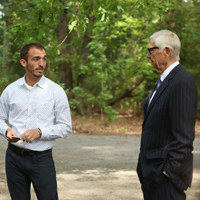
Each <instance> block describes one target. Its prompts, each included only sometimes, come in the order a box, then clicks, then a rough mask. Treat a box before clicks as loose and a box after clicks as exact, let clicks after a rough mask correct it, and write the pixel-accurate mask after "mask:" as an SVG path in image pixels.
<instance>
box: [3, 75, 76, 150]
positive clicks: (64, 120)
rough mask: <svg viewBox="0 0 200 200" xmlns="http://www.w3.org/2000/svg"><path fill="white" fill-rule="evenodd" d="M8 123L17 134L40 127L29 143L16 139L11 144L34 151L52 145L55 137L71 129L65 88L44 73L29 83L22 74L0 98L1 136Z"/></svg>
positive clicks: (62, 136) (65, 133)
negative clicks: (31, 83)
mask: <svg viewBox="0 0 200 200" xmlns="http://www.w3.org/2000/svg"><path fill="white" fill-rule="evenodd" d="M8 124H10V125H11V127H12V129H14V130H15V131H16V134H17V135H18V136H19V137H20V136H21V135H22V134H23V133H24V132H25V131H26V130H30V129H35V128H40V129H41V131H42V136H41V138H37V139H36V140H34V141H33V142H32V143H26V142H23V141H22V140H20V141H18V142H17V143H13V144H14V145H16V146H18V147H21V148H26V149H30V150H35V151H44V150H47V149H50V148H52V146H53V142H54V141H55V139H57V138H64V137H66V136H68V135H69V134H70V133H71V132H72V123H71V115H70V107H69V103H68V99H67V96H66V94H65V91H64V90H63V89H62V88H61V87H60V86H59V85H58V84H56V83H54V82H53V81H51V80H50V79H48V78H46V77H44V76H42V77H41V79H40V80H39V81H38V82H37V83H36V84H35V85H34V86H33V87H30V86H28V85H27V84H26V82H25V76H24V77H23V78H20V79H18V80H17V81H15V82H13V83H11V84H10V85H9V86H7V87H6V89H5V90H4V91H3V93H2V95H1V98H0V133H1V134H2V135H3V136H4V137H5V134H6V130H7V129H8V128H9V126H8Z"/></svg>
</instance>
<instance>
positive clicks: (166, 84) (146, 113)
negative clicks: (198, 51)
mask: <svg viewBox="0 0 200 200" xmlns="http://www.w3.org/2000/svg"><path fill="white" fill-rule="evenodd" d="M181 69H182V67H181V65H180V64H179V65H177V66H176V67H175V68H174V69H173V70H172V71H171V72H170V73H169V75H168V76H167V77H166V78H165V80H164V81H163V83H162V84H161V86H160V87H159V88H158V90H157V91H156V94H155V96H154V97H153V99H152V101H151V103H150V105H149V107H148V108H147V109H146V110H145V114H144V121H143V125H144V123H145V121H146V119H147V117H148V115H149V113H150V112H151V110H152V109H153V107H154V106H156V101H157V100H158V99H159V98H160V96H161V95H162V94H163V92H164V91H165V89H166V88H167V87H168V85H169V84H170V81H171V80H172V79H173V78H174V76H175V74H176V73H177V72H178V71H179V70H181ZM144 106H145V105H144ZM144 109H145V108H144Z"/></svg>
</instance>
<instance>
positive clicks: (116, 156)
mask: <svg viewBox="0 0 200 200" xmlns="http://www.w3.org/2000/svg"><path fill="white" fill-rule="evenodd" d="M139 144H140V137H134V136H91V135H81V134H80V135H70V136H69V137H68V138H65V139H59V140H57V141H56V142H55V144H54V149H53V154H54V161H55V164H56V170H57V180H58V191H59V199H60V200H101V199H102V200H104V199H105V200H142V199H143V198H142V192H141V190H140V184H139V181H138V178H137V175H136V171H135V169H136V165H137V158H138V152H139ZM6 146H7V144H6V140H5V139H4V138H3V137H0V200H10V197H9V194H8V190H7V185H6V178H5V170H4V169H5V167H4V165H5V163H4V156H5V150H6ZM194 146H195V150H194V180H193V186H192V188H191V189H189V190H188V191H187V193H188V198H187V199H188V200H200V198H199V196H200V138H198V139H196V140H195V143H194ZM32 200H36V197H35V194H34V192H33V189H32Z"/></svg>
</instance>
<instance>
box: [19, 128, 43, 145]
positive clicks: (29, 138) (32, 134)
mask: <svg viewBox="0 0 200 200" xmlns="http://www.w3.org/2000/svg"><path fill="white" fill-rule="evenodd" d="M39 137H40V132H39V129H38V128H36V129H31V130H27V131H25V132H24V133H23V134H22V135H21V137H20V139H21V140H23V141H25V142H27V143H28V142H29V143H32V142H33V140H35V139H37V138H39Z"/></svg>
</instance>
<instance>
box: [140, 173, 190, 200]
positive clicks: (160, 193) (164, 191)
mask: <svg viewBox="0 0 200 200" xmlns="http://www.w3.org/2000/svg"><path fill="white" fill-rule="evenodd" d="M160 176H163V179H164V181H163V182H162V183H161V184H160V185H159V186H157V188H156V189H154V190H151V189H150V188H151V186H150V185H149V184H151V183H149V181H148V180H145V178H144V179H143V182H142V191H143V197H144V200H185V199H186V194H185V192H184V191H183V190H180V189H178V188H177V187H176V186H175V185H174V184H173V183H172V181H171V179H170V178H168V177H166V176H165V175H164V174H161V175H160Z"/></svg>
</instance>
